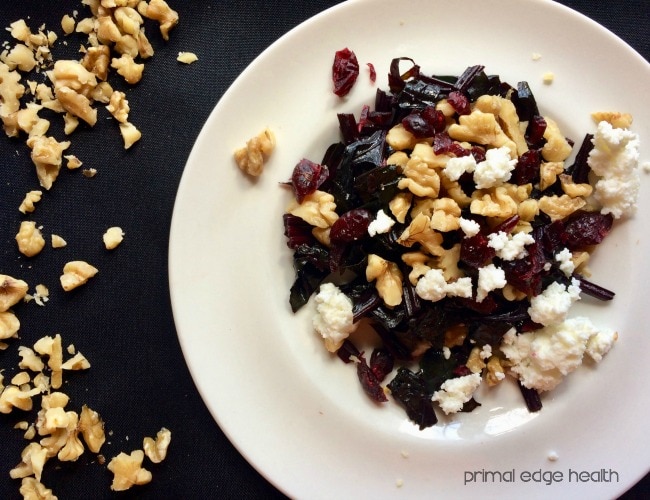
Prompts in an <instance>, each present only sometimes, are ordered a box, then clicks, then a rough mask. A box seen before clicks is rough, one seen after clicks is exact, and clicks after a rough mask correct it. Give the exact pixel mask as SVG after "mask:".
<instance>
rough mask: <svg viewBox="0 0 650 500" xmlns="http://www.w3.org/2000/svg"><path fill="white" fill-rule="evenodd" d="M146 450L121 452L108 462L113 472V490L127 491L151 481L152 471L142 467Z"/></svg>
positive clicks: (109, 468)
mask: <svg viewBox="0 0 650 500" xmlns="http://www.w3.org/2000/svg"><path fill="white" fill-rule="evenodd" d="M143 459H144V452H143V451H142V450H135V451H132V452H131V454H130V455H127V454H126V453H124V452H121V453H120V454H119V455H117V456H116V457H113V459H112V460H111V461H110V462H109V463H108V470H110V471H111V472H112V473H113V474H114V477H113V483H112V484H111V489H112V490H113V491H125V490H128V489H129V488H131V487H132V486H134V485H142V484H147V483H149V482H151V472H149V471H148V470H147V469H144V468H143V467H142V460H143Z"/></svg>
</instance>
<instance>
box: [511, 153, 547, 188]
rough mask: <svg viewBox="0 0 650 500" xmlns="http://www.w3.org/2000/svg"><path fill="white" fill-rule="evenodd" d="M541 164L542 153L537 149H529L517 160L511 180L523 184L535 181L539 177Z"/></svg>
mask: <svg viewBox="0 0 650 500" xmlns="http://www.w3.org/2000/svg"><path fill="white" fill-rule="evenodd" d="M541 164H542V155H541V154H540V153H539V150H538V149H529V150H528V151H526V152H525V153H524V154H522V155H521V156H520V157H519V160H517V166H516V167H515V170H514V171H513V172H512V182H513V183H514V184H518V185H520V186H521V185H523V184H528V183H535V182H536V181H537V180H538V179H539V167H540V165H541Z"/></svg>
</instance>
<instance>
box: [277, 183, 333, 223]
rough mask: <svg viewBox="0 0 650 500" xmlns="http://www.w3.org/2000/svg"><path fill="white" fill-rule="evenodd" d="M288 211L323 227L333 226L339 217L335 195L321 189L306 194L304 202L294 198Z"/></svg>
mask: <svg viewBox="0 0 650 500" xmlns="http://www.w3.org/2000/svg"><path fill="white" fill-rule="evenodd" d="M287 212H288V213H290V214H291V215H295V216H296V217H300V218H301V219H302V220H304V221H305V222H308V223H309V224H311V225H312V226H316V227H320V228H323V229H326V228H328V227H331V226H332V224H334V223H335V222H336V220H337V219H338V217H339V216H338V214H337V213H336V203H335V202H334V196H332V195H331V194H329V193H326V192H324V191H319V190H316V191H314V192H313V193H311V194H308V195H307V196H305V198H304V199H303V201H302V203H298V202H297V201H295V200H293V201H292V202H291V205H289V207H288V208H287Z"/></svg>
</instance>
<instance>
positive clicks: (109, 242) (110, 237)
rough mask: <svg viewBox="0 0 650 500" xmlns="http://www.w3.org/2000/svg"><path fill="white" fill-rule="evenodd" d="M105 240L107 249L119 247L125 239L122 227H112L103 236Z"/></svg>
mask: <svg viewBox="0 0 650 500" xmlns="http://www.w3.org/2000/svg"><path fill="white" fill-rule="evenodd" d="M102 238H103V240H104V246H105V247H106V250H113V249H115V248H117V247H118V245H119V244H120V243H122V240H123V239H124V231H122V228H120V227H117V226H116V227H110V228H108V229H107V230H106V232H105V233H104V236H103V237H102Z"/></svg>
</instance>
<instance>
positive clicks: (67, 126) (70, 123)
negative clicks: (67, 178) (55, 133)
mask: <svg viewBox="0 0 650 500" xmlns="http://www.w3.org/2000/svg"><path fill="white" fill-rule="evenodd" d="M62 109H63V108H62ZM78 126H79V118H77V117H76V116H75V115H73V114H72V113H65V114H64V115H63V133H64V134H65V135H70V134H71V133H72V132H74V131H75V130H77V127H78ZM68 168H74V167H70V162H68Z"/></svg>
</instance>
